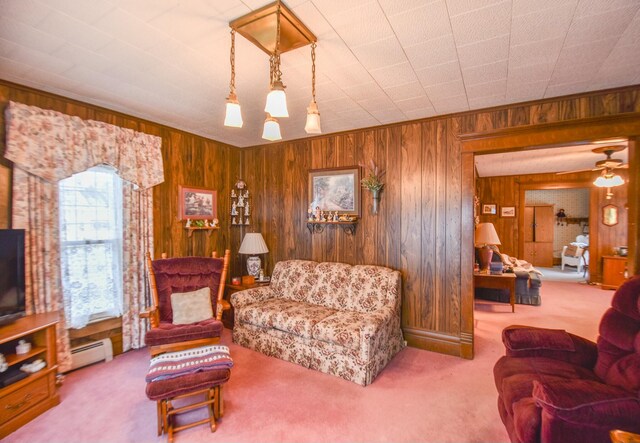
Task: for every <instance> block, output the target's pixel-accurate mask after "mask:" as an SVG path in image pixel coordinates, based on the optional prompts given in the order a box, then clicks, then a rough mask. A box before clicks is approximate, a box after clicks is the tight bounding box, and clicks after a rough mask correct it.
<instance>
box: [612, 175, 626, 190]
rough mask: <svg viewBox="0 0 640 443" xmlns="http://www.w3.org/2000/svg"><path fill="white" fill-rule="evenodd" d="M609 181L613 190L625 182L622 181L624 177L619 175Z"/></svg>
mask: <svg viewBox="0 0 640 443" xmlns="http://www.w3.org/2000/svg"><path fill="white" fill-rule="evenodd" d="M609 180H611V184H610V185H609V187H611V188H613V187H614V186H621V185H624V180H622V177H620V176H619V175H614V176H613V177H611V178H610V179H609Z"/></svg>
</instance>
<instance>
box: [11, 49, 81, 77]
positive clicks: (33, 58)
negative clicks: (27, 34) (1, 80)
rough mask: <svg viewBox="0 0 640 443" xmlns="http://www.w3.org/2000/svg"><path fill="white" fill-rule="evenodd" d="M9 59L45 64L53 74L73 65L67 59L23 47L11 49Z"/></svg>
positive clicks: (32, 64)
mask: <svg viewBox="0 0 640 443" xmlns="http://www.w3.org/2000/svg"><path fill="white" fill-rule="evenodd" d="M11 59H12V60H15V61H17V62H20V63H24V64H25V65H30V66H47V70H48V71H49V72H51V73H53V74H61V73H63V72H65V71H66V70H68V69H70V68H71V67H72V66H73V63H71V62H69V61H67V60H64V59H61V58H58V57H52V56H51V55H49V54H45V53H44V52H40V51H34V50H33V49H30V48H25V47H19V48H17V50H16V51H13V53H12V54H11Z"/></svg>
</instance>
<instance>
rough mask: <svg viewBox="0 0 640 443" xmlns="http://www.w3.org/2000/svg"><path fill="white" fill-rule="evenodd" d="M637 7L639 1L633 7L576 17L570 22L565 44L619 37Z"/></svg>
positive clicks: (573, 44)
mask: <svg viewBox="0 0 640 443" xmlns="http://www.w3.org/2000/svg"><path fill="white" fill-rule="evenodd" d="M639 8H640V2H638V3H637V5H636V6H633V7H628V8H624V9H616V10H613V11H608V12H604V13H602V14H597V15H588V16H585V17H582V18H576V19H574V20H573V22H572V23H571V27H570V28H569V33H568V34H567V38H566V41H565V45H566V46H576V45H579V44H581V43H583V42H585V41H596V40H605V39H607V40H610V39H611V38H612V37H619V36H620V35H622V34H623V33H624V31H625V30H626V29H627V27H628V26H629V23H631V21H632V20H633V17H634V15H635V14H636V12H637V11H638V9H639Z"/></svg>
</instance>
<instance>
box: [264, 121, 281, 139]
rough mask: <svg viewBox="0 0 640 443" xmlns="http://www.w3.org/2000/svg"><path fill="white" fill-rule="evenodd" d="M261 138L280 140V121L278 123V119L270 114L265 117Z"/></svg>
mask: <svg viewBox="0 0 640 443" xmlns="http://www.w3.org/2000/svg"><path fill="white" fill-rule="evenodd" d="M262 138H263V139H265V140H269V141H274V140H282V134H280V123H278V120H276V119H275V118H273V117H271V116H268V117H267V118H266V119H265V121H264V129H263V130H262Z"/></svg>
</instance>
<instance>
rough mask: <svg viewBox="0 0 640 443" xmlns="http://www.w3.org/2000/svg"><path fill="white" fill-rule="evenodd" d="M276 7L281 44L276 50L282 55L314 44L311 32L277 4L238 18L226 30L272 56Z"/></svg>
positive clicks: (313, 36) (314, 39)
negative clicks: (233, 31) (231, 31)
mask: <svg viewBox="0 0 640 443" xmlns="http://www.w3.org/2000/svg"><path fill="white" fill-rule="evenodd" d="M278 4H279V5H280V43H279V47H278V49H279V52H280V53H281V54H282V53H285V52H288V51H291V50H293V49H297V48H301V47H303V46H306V45H309V44H311V43H313V42H315V41H317V39H316V36H315V35H313V32H311V31H310V30H309V28H307V27H306V26H305V25H304V23H302V22H301V21H300V19H299V18H298V17H296V16H295V14H294V13H293V12H292V11H291V10H290V9H289V8H287V7H286V6H285V5H284V4H283V3H281V2H279V1H278V2H274V3H271V4H269V5H267V6H264V7H262V8H260V9H257V10H255V11H253V12H250V13H249V14H247V15H243V16H242V17H240V18H237V19H235V20H234V21H232V22H231V23H229V26H231V28H232V29H235V30H236V31H237V32H239V33H240V35H242V36H243V37H244V38H246V39H247V40H249V41H250V42H252V43H253V44H254V45H256V46H257V47H258V48H260V49H262V50H263V51H264V52H266V53H267V54H269V55H271V54H273V53H274V52H275V49H276V40H277V31H276V28H277V27H276V21H277V14H278Z"/></svg>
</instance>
